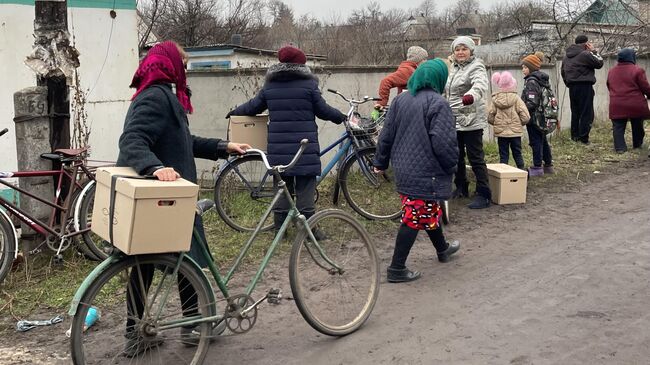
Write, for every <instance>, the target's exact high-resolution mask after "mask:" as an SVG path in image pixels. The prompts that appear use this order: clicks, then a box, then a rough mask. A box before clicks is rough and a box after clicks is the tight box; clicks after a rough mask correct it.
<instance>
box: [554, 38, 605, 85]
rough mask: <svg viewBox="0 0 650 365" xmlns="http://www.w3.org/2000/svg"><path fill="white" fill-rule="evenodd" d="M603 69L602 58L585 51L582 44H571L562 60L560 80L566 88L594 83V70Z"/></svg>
mask: <svg viewBox="0 0 650 365" xmlns="http://www.w3.org/2000/svg"><path fill="white" fill-rule="evenodd" d="M601 67H603V58H602V57H601V56H600V55H599V54H598V53H595V52H591V51H588V50H586V49H585V47H584V45H582V44H572V45H571V46H569V47H568V48H567V49H566V54H565V55H564V59H563V60H562V71H561V73H562V80H563V81H564V84H565V85H566V86H571V84H576V83H591V84H592V85H593V84H595V83H596V74H595V72H594V70H595V69H599V68H601Z"/></svg>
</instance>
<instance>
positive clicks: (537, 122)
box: [521, 52, 554, 177]
mask: <svg viewBox="0 0 650 365" xmlns="http://www.w3.org/2000/svg"><path fill="white" fill-rule="evenodd" d="M543 59H544V54H543V53H542V52H535V53H534V54H531V55H528V56H526V57H524V59H523V60H522V61H521V70H522V72H523V74H524V80H525V83H524V90H523V91H522V92H521V98H522V100H523V101H524V103H525V104H526V107H527V108H528V112H529V113H530V123H528V124H527V125H526V129H527V130H528V140H529V144H530V148H531V149H532V150H533V166H531V167H530V168H528V175H529V176H531V177H534V176H542V175H544V174H552V173H553V172H554V171H553V156H552V154H551V146H550V145H549V144H548V140H547V139H546V131H545V126H546V117H545V116H544V108H543V105H542V101H543V100H542V97H543V93H544V89H545V88H547V89H550V87H551V84H550V83H549V77H548V74H546V73H544V72H542V71H540V68H541V67H542V60H543ZM542 162H543V163H544V166H542Z"/></svg>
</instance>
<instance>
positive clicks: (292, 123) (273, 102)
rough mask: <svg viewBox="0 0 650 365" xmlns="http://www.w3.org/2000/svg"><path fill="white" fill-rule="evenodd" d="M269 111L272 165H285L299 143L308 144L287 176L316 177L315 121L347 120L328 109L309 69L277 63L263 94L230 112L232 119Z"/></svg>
mask: <svg viewBox="0 0 650 365" xmlns="http://www.w3.org/2000/svg"><path fill="white" fill-rule="evenodd" d="M266 109H268V110H269V132H268V133H269V134H268V137H269V138H268V144H267V153H268V158H269V163H270V164H271V165H286V164H288V163H289V162H290V161H291V159H292V158H293V156H294V155H295V154H296V152H298V148H299V146H300V141H301V140H302V139H303V138H307V140H308V141H309V144H308V145H307V148H306V149H305V152H304V153H303V155H302V157H300V160H298V163H297V164H296V166H294V167H293V168H292V169H291V170H287V171H286V172H284V174H283V175H286V176H317V175H320V173H321V163H320V156H319V155H318V154H319V152H320V145H319V144H318V125H316V117H318V118H320V119H324V120H330V121H332V122H334V123H337V124H339V123H342V122H343V121H344V120H345V118H346V116H345V114H343V113H341V112H340V111H338V110H337V109H335V108H333V107H331V106H329V105H327V103H326V102H325V99H323V96H322V95H321V92H320V90H319V89H318V79H317V78H316V76H314V75H313V74H312V73H311V71H310V70H309V67H307V66H305V65H301V64H295V63H278V64H275V65H273V66H271V67H269V70H268V71H267V74H266V81H265V83H264V86H263V87H262V90H260V92H259V93H258V94H257V95H256V96H255V97H254V98H253V99H251V100H249V101H248V102H246V103H245V104H242V105H240V106H239V107H237V108H236V109H235V110H233V111H231V112H230V113H229V114H231V115H256V114H259V113H261V112H263V111H264V110H266Z"/></svg>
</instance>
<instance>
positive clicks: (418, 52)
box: [375, 46, 429, 109]
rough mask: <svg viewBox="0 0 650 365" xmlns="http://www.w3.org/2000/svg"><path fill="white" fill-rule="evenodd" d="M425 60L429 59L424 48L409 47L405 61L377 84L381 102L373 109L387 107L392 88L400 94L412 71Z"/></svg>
mask: <svg viewBox="0 0 650 365" xmlns="http://www.w3.org/2000/svg"><path fill="white" fill-rule="evenodd" d="M427 58H429V54H428V53H427V51H426V50H425V49H424V48H422V47H418V46H411V47H409V49H408V51H406V61H402V63H400V65H399V67H397V70H396V71H395V72H393V73H392V74H390V75H388V76H386V77H384V78H383V79H382V80H381V82H380V83H379V91H378V93H379V98H380V99H381V100H380V101H378V102H377V104H375V108H377V109H382V108H384V107H386V106H387V105H388V97H389V96H390V90H391V89H392V88H395V87H396V88H397V93H398V94H400V93H401V92H402V90H404V89H405V88H406V83H407V82H408V80H409V77H411V75H412V74H413V71H415V69H416V68H417V67H418V65H420V64H421V63H422V62H424V61H426V60H427Z"/></svg>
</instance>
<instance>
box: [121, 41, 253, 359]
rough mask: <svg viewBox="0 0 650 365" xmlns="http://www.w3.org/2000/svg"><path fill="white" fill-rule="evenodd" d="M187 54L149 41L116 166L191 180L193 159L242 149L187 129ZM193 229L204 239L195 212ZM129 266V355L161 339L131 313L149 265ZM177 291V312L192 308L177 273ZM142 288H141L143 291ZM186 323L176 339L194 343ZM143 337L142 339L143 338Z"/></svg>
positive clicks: (137, 308) (147, 280)
mask: <svg viewBox="0 0 650 365" xmlns="http://www.w3.org/2000/svg"><path fill="white" fill-rule="evenodd" d="M186 63H187V56H186V54H185V52H184V51H183V49H182V48H181V47H180V46H179V45H178V44H176V43H175V42H171V41H165V42H162V43H158V44H156V45H155V46H153V47H152V48H151V49H150V50H149V52H148V53H147V56H146V57H145V58H144V59H143V60H142V62H140V66H139V67H138V69H137V71H136V72H135V75H134V76H133V81H132V82H131V87H133V88H136V89H137V90H136V92H135V94H134V95H133V99H132V103H131V106H130V108H129V111H128V112H127V115H126V120H125V122H124V131H123V132H122V135H121V136H120V141H119V147H120V152H119V156H118V159H117V166H129V167H132V168H134V169H135V170H136V171H137V172H138V173H139V174H141V175H154V176H155V177H157V178H158V179H159V180H164V181H173V180H176V179H177V178H179V177H182V178H184V179H186V180H189V181H191V182H194V183H196V181H197V175H196V165H195V162H194V158H195V157H197V158H205V159H210V160H216V159H218V158H226V157H227V156H228V154H229V153H244V151H245V150H246V149H248V148H250V146H249V145H246V144H240V143H233V142H228V141H224V140H220V139H216V138H201V137H197V136H193V135H192V134H191V133H190V129H189V122H188V119H187V114H188V113H192V111H193V108H192V103H191V101H190V92H189V90H188V88H187V83H186V77H185V64H186ZM194 228H195V229H196V230H197V231H198V232H199V234H200V235H201V238H202V241H203V242H206V240H205V234H204V231H203V224H202V222H201V218H200V217H199V216H196V217H195V221H194ZM200 244H201V243H200V242H197V241H196V240H194V239H193V240H192V244H191V247H190V252H189V256H190V257H191V258H193V259H194V260H195V261H196V262H197V263H198V264H199V265H200V266H201V267H207V262H205V259H204V258H203V256H202V255H201V247H200V246H199V245H200ZM135 271H136V270H133V272H132V273H131V279H130V282H129V290H127V300H126V303H127V308H128V314H129V318H128V320H127V326H126V327H127V328H126V337H127V342H126V347H125V349H124V355H126V356H128V357H134V356H137V355H139V354H140V353H143V352H146V351H147V350H148V349H150V348H151V347H154V346H157V345H159V344H160V342H162V341H161V340H160V339H157V338H155V337H153V338H151V336H149V337H147V336H143V335H142V334H141V333H140V330H141V328H140V326H138V323H136V322H137V320H136V319H137V318H141V317H142V313H143V310H144V309H143V305H142V301H141V300H140V298H143V297H145V296H146V292H147V291H148V290H149V285H151V280H152V277H153V274H154V267H153V265H140V271H141V273H136V272H135ZM178 284H179V292H180V297H181V302H182V303H183V305H182V307H183V315H185V316H191V315H192V314H194V313H196V305H197V298H196V294H195V291H194V288H193V287H192V286H191V285H189V283H188V281H187V280H186V279H185V278H184V277H182V276H181V275H179V278H178ZM143 291H144V293H143ZM192 330H193V329H192V328H181V342H183V343H185V344H187V345H192V344H195V343H197V342H198V341H197V339H196V338H194V337H193V332H192ZM145 337H147V339H146V340H145Z"/></svg>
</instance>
